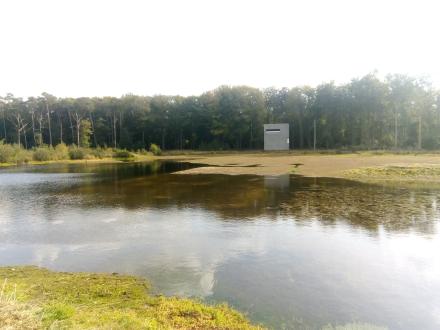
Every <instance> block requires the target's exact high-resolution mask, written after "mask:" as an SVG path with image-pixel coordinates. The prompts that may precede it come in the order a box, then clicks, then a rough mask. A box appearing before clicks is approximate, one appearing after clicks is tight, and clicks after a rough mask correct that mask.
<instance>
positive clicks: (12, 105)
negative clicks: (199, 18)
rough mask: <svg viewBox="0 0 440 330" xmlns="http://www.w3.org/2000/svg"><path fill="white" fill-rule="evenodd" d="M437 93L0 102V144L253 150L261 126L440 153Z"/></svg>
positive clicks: (421, 86) (394, 80) (296, 136)
mask: <svg viewBox="0 0 440 330" xmlns="http://www.w3.org/2000/svg"><path fill="white" fill-rule="evenodd" d="M439 95H440V93H439V91H438V90H436V89H434V88H433V87H432V86H431V85H430V84H429V83H427V82H426V81H424V80H422V79H417V78H413V77H408V76H405V75H390V76H388V77H387V78H386V79H380V78H378V77H377V75H376V74H369V75H367V76H365V77H362V78H360V79H353V80H352V81H351V82H350V83H348V84H345V85H335V84H334V83H325V84H322V85H319V86H317V87H316V88H312V87H294V88H290V89H289V88H281V89H277V88H267V89H264V90H260V89H256V88H252V87H247V86H237V87H229V86H222V87H219V88H217V89H215V90H213V91H210V92H206V93H204V94H202V95H200V96H188V97H182V96H164V95H157V96H152V97H150V96H136V95H124V96H122V97H120V98H116V97H102V98H98V97H94V98H86V97H82V98H57V97H55V96H52V95H50V94H46V93H43V94H42V95H41V96H39V97H30V98H28V99H26V100H24V99H22V98H18V97H15V96H13V95H11V94H8V95H6V96H5V97H2V98H0V121H1V122H0V140H4V142H6V143H16V144H19V145H21V146H23V147H25V148H33V147H36V146H41V145H43V144H44V145H49V146H50V145H52V146H55V145H57V144H60V143H65V144H68V145H70V144H75V145H77V146H82V147H88V146H93V147H98V146H101V147H105V146H107V147H113V148H126V149H131V150H136V149H146V148H148V147H149V146H150V144H151V143H156V144H158V145H159V146H160V147H161V148H162V149H206V150H220V149H260V148H262V146H263V124H264V123H276V122H283V123H289V124H290V130H291V132H290V136H291V139H290V141H291V142H290V143H291V148H295V149H296V148H299V149H313V148H318V149H335V148H348V149H350V148H358V149H389V148H418V149H421V148H423V149H437V148H440V97H439Z"/></svg>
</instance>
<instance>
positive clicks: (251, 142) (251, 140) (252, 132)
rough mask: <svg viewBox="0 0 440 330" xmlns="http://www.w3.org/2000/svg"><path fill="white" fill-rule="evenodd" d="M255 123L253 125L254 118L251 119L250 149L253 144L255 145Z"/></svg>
mask: <svg viewBox="0 0 440 330" xmlns="http://www.w3.org/2000/svg"><path fill="white" fill-rule="evenodd" d="M253 126H254V125H253V121H252V119H251V136H250V139H249V149H252V146H253V144H254V143H253V142H254V127H253Z"/></svg>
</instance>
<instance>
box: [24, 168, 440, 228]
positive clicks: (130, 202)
mask: <svg viewBox="0 0 440 330" xmlns="http://www.w3.org/2000/svg"><path fill="white" fill-rule="evenodd" d="M155 166H159V165H157V164H156V165H155ZM180 166H182V165H180ZM133 169H135V171H134V173H135V175H133V172H132V171H130V169H125V172H123V173H122V174H121V170H116V169H115V168H113V171H110V170H107V171H103V170H101V171H102V172H101V174H100V176H99V177H88V178H84V177H82V178H81V180H80V181H78V180H73V179H72V178H70V182H69V184H65V185H60V184H59V183H60V182H59V181H56V182H55V184H53V185H50V184H49V185H46V186H45V187H44V188H43V187H41V185H34V186H31V187H28V191H35V192H36V193H37V192H38V194H39V195H41V193H42V192H45V191H46V192H49V191H50V192H51V193H52V194H51V195H49V194H48V195H47V197H49V196H50V199H49V200H45V201H44V202H45V203H46V207H45V209H46V210H47V208H48V207H50V204H51V203H52V204H53V205H54V207H55V208H58V206H59V203H60V199H61V200H62V203H63V204H67V205H69V203H71V204H73V205H77V204H78V203H79V204H80V205H81V207H83V208H96V207H97V206H99V207H115V206H119V207H123V208H125V209H143V208H148V209H151V208H156V209H163V208H169V207H176V208H178V209H183V208H202V209H204V210H208V211H212V212H215V213H217V215H219V216H220V217H222V218H223V219H224V220H228V219H234V220H236V218H239V219H240V220H246V219H253V218H255V217H261V216H266V217H269V218H272V219H279V218H280V217H286V218H288V219H290V220H292V219H293V220H294V221H298V222H307V221H310V220H311V219H313V220H315V219H317V220H319V221H320V222H321V223H322V225H325V226H331V225H333V224H334V223H335V222H337V221H345V222H348V223H349V224H350V225H352V226H355V227H361V228H364V229H367V230H369V231H370V232H371V233H377V232H378V231H379V230H380V229H381V228H384V229H385V230H386V231H413V230H415V231H418V232H420V233H426V234H431V233H433V232H434V227H433V226H434V224H435V220H436V219H437V218H438V217H439V207H438V205H437V204H438V203H437V200H438V198H439V196H440V192H439V191H438V190H432V189H427V188H425V187H422V188H417V187H412V188H405V187H392V186H391V187H390V186H380V185H373V184H362V183H357V182H353V181H348V180H341V179H326V178H319V179H316V178H302V177H295V176H289V175H284V176H279V177H254V176H223V175H195V176H190V175H157V172H156V175H154V176H151V175H149V176H147V177H146V176H145V175H146V174H144V173H145V172H147V173H148V174H151V172H149V171H145V170H144V171H142V170H139V169H137V168H136V167H134V168H133ZM158 169H159V173H163V172H166V171H167V169H164V168H161V167H160V166H159V167H158ZM150 170H151V169H150ZM63 179H64V180H66V179H69V177H67V178H66V177H63ZM98 179H99V180H98ZM52 188H53V189H54V190H53V189H52ZM43 198H44V197H43ZM37 202H38V203H41V196H38V201H37ZM37 206H38V205H37Z"/></svg>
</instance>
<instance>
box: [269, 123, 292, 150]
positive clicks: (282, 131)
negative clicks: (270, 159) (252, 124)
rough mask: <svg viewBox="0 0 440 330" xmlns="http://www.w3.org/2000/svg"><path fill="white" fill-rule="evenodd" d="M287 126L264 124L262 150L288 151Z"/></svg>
mask: <svg viewBox="0 0 440 330" xmlns="http://www.w3.org/2000/svg"><path fill="white" fill-rule="evenodd" d="M289 145H290V142H289V124H264V150H289Z"/></svg>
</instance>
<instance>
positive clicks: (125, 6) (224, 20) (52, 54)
mask: <svg viewBox="0 0 440 330" xmlns="http://www.w3.org/2000/svg"><path fill="white" fill-rule="evenodd" d="M437 3H439V4H437ZM0 15H1V16H0V17H1V18H0V45H1V46H0V95H4V94H5V93H7V92H12V93H14V94H15V95H17V96H29V95H38V94H40V93H41V92H43V91H47V92H49V93H52V94H55V95H57V96H95V95H96V96H103V95H114V96H120V95H122V94H125V93H130V92H131V93H136V94H142V95H153V94H159V93H161V94H181V95H188V94H199V93H201V92H203V91H206V90H210V89H213V88H215V87H218V86H219V85H223V84H228V85H241V84H246V85H251V86H255V87H268V86H277V87H281V86H288V87H291V86H295V85H304V84H309V85H316V84H319V83H321V82H323V81H331V80H334V81H336V82H337V83H343V82H347V81H349V80H350V79H351V78H352V77H358V76H362V75H364V74H367V73H369V72H371V71H373V70H378V71H379V73H380V74H386V73H389V72H393V73H394V72H398V73H407V74H411V75H429V76H430V77H431V80H432V81H433V83H434V84H435V85H436V86H440V36H439V34H440V1H422V0H414V1H402V0H400V1H392V0H378V1H372V0H365V1H360V0H359V1H356V0H347V1H339V0H332V1H329V0H303V1H294V0H291V1H288V0H286V1H282V0H279V1H276V0H267V1H258V0H249V1H246V0H231V1H228V0H200V1H198V0H165V1H164V0H157V1H148V0H144V1H130V0H120V1H109V0H105V1H98V0H94V1H93V0H87V1H79V0H70V1H67V0H53V1H50V0H27V1H25V0H0Z"/></svg>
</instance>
